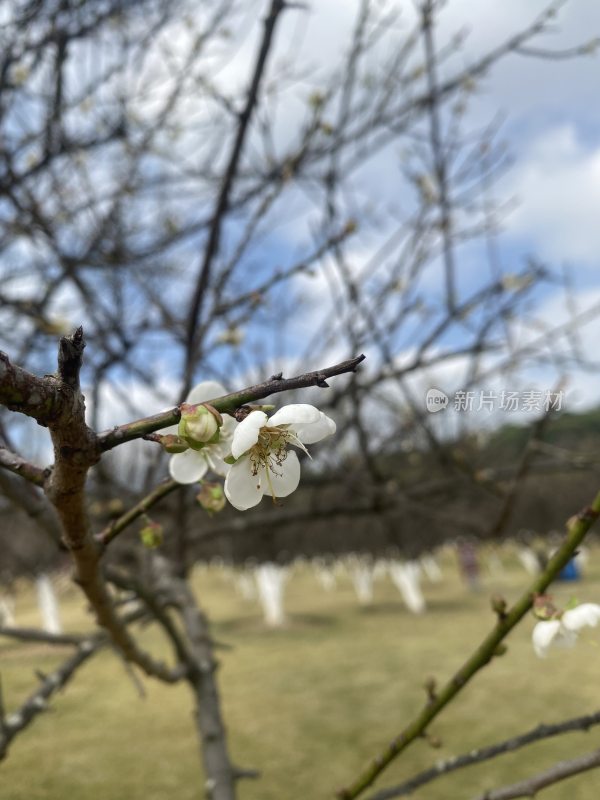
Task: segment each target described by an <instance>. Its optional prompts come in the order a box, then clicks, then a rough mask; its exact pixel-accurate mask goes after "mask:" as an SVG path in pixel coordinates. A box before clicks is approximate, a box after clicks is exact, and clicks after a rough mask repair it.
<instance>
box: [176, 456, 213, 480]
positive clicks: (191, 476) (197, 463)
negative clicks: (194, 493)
mask: <svg viewBox="0 0 600 800" xmlns="http://www.w3.org/2000/svg"><path fill="white" fill-rule="evenodd" d="M207 469H208V464H207V463H206V458H204V456H203V455H202V454H201V451H198V450H192V449H190V450H186V451H185V453H177V454H176V455H174V456H171V458H170V460H169V473H170V475H171V477H172V478H173V480H174V481H177V483H196V481H199V480H200V479H201V478H203V477H204V475H205V474H206V471H207Z"/></svg>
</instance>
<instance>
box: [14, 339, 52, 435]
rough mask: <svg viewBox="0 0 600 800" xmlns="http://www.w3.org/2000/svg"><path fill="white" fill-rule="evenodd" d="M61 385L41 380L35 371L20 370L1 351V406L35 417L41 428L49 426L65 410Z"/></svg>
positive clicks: (45, 379)
mask: <svg viewBox="0 0 600 800" xmlns="http://www.w3.org/2000/svg"><path fill="white" fill-rule="evenodd" d="M62 401H63V398H62V397H61V393H60V387H59V383H58V382H57V381H56V379H55V378H52V377H50V376H47V377H45V378H38V377H37V376H36V375H33V374H32V373H31V372H27V370H25V369H22V368H21V367H16V366H14V364H12V363H11V361H10V359H9V358H8V356H7V355H6V353H3V352H2V351H1V350H0V403H1V404H2V405H4V406H6V408H9V409H10V410H11V411H19V412H20V413H21V414H26V415H27V416H28V417H33V418H34V419H35V420H37V422H38V423H39V424H40V425H43V426H44V427H48V425H50V423H51V422H53V421H55V420H56V419H57V418H58V417H59V416H60V412H61V410H62V405H63V403H62Z"/></svg>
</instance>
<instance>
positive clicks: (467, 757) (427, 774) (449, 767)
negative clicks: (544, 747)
mask: <svg viewBox="0 0 600 800" xmlns="http://www.w3.org/2000/svg"><path fill="white" fill-rule="evenodd" d="M595 725H600V711H597V712H596V713H595V714H586V715H585V716H582V717H573V718H572V719H568V720H564V721H563V722H558V723H556V724H554V725H544V724H542V725H538V726H536V727H535V728H532V729H531V730H529V731H527V732H526V733H522V734H521V735H520V736H514V737H512V738H510V739H504V741H502V742H498V743H497V744H492V745H489V747H480V748H479V749H477V750H471V751H469V752H468V753H463V754H462V755H459V756H452V757H450V758H447V759H446V760H445V761H440V762H438V763H437V764H436V765H435V766H434V767H430V768H429V769H425V770H423V771H422V772H419V773H417V774H416V775H414V776H413V777H412V778H409V779H408V780H407V781H404V783H401V784H398V786H391V787H390V788H389V789H382V790H381V791H379V792H376V793H375V794H372V795H371V796H370V797H369V798H368V800H391V798H392V797H405V796H406V795H409V794H412V793H413V792H414V791H415V789H418V788H419V787H420V786H424V785H425V784H426V783H430V782H431V781H434V780H436V779H437V778H441V777H442V776H443V775H448V773H450V772H455V771H456V770H457V769H463V768H464V767H470V766H471V765H472V764H480V763H481V762H482V761H489V759H491V758H496V756H501V755H504V754H505V753H512V752H514V751H515V750H519V749H520V748H521V747H525V746H526V745H528V744H532V743H533V742H539V741H540V740H541V739H549V738H551V737H553V736H560V735H561V734H563V733H571V732H572V731H588V730H589V729H590V728H592V727H594V726H595Z"/></svg>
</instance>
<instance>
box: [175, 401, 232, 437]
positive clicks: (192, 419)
mask: <svg viewBox="0 0 600 800" xmlns="http://www.w3.org/2000/svg"><path fill="white" fill-rule="evenodd" d="M180 409H181V419H180V420H179V435H180V436H182V437H183V438H184V439H187V441H188V442H189V443H190V445H192V446H193V444H207V443H208V442H212V441H217V440H218V435H219V428H220V427H221V425H222V424H223V418H222V417H221V415H220V414H219V412H218V411H216V409H214V408H212V407H211V406H207V405H199V406H191V405H189V404H188V403H182V404H181V406H180Z"/></svg>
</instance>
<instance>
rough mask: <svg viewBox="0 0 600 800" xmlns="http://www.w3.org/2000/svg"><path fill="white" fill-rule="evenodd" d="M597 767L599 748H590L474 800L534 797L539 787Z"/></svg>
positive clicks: (541, 787)
mask: <svg viewBox="0 0 600 800" xmlns="http://www.w3.org/2000/svg"><path fill="white" fill-rule="evenodd" d="M597 767H600V750H592V752H591V753H586V755H584V756H579V757H578V758H572V759H569V760H568V761H559V762H557V763H556V764H553V765H552V766H551V767H550V769H547V770H544V771H543V772H538V773H537V775H532V776H531V778H526V779H525V780H523V781H517V783H511V784H510V785H508V786H502V787H501V788H500V789H492V790H491V791H488V792H484V793H483V794H482V795H479V796H478V797H477V798H476V800H514V798H517V797H535V796H536V795H537V793H538V792H539V791H540V790H541V789H547V788H548V786H554V784H555V783H560V781H564V780H565V778H571V777H573V775H580V774H581V773H582V772H587V771H588V770H590V769H596V768H597Z"/></svg>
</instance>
